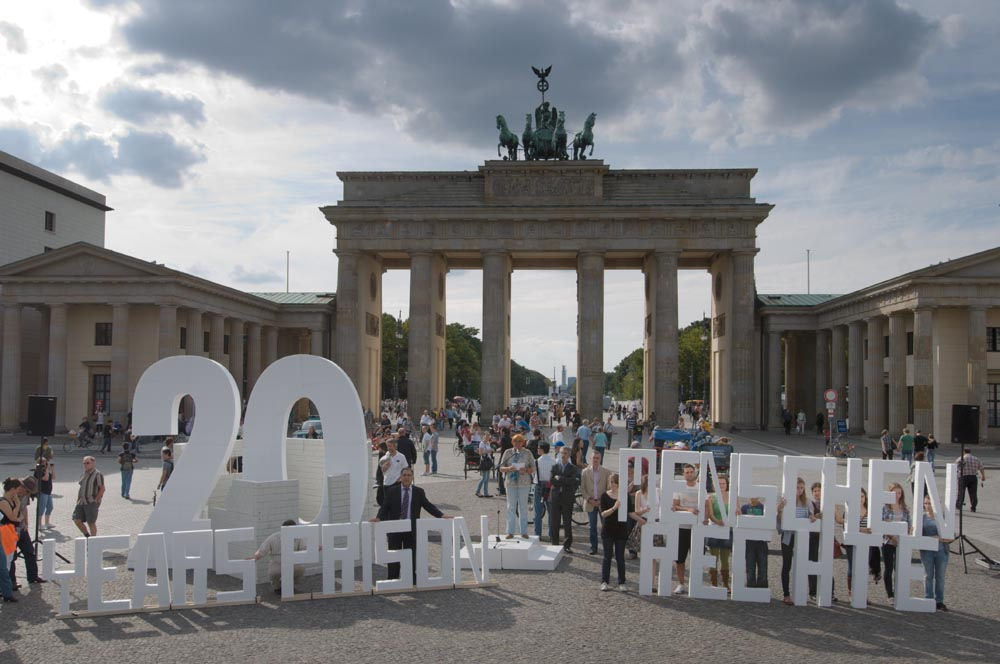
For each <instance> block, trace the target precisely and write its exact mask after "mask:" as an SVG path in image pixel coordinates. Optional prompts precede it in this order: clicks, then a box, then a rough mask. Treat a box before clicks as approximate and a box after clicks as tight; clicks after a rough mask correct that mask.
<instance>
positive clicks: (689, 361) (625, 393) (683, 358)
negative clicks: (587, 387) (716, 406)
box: [604, 318, 712, 401]
mask: <svg viewBox="0 0 1000 664" xmlns="http://www.w3.org/2000/svg"><path fill="white" fill-rule="evenodd" d="M708 330H709V326H708V319H707V318H706V319H703V320H697V321H694V322H692V323H690V324H689V325H688V326H687V327H685V328H684V329H682V330H680V332H679V333H678V335H677V382H678V390H679V394H678V397H679V398H680V400H681V401H687V400H688V399H701V398H702V395H703V394H704V395H706V396H707V395H708V393H709V392H711V389H712V388H711V377H710V376H709V375H708V370H709V366H708V360H709V353H710V351H711V341H710V339H708V338H707V337H708ZM702 336H705V337H706V338H705V339H702ZM642 374H643V351H642V349H641V348H636V349H635V350H634V351H632V352H631V353H629V354H628V355H626V356H625V357H624V358H623V359H622V361H621V362H619V363H618V365H617V366H616V367H615V368H614V369H613V370H612V371H609V372H607V373H605V374H604V392H605V394H610V395H611V396H613V397H614V398H615V399H617V400H631V399H641V398H642V392H643V385H642Z"/></svg>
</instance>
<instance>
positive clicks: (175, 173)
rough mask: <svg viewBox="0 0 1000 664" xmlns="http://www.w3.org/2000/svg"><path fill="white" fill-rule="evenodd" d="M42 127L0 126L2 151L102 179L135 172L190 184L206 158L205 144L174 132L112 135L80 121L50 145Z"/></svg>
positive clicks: (159, 182)
mask: <svg viewBox="0 0 1000 664" xmlns="http://www.w3.org/2000/svg"><path fill="white" fill-rule="evenodd" d="M41 131H42V130H41V129H40V128H39V127H37V126H36V127H29V126H25V125H20V124H18V125H8V126H0V150H3V151H5V152H9V153H11V154H13V155H14V156H16V157H20V158H21V159H24V160H26V161H30V162H32V163H35V164H38V165H39V166H41V167H43V168H47V169H49V170H52V171H55V172H56V173H67V172H69V171H72V172H76V173H81V174H82V175H84V176H85V177H87V178H89V179H91V180H96V181H99V182H109V181H110V180H111V177H112V176H114V175H134V176H138V177H140V178H142V179H144V180H147V181H148V182H150V183H152V184H154V185H156V186H159V187H165V188H177V187H180V186H182V185H183V184H184V179H185V177H186V176H187V175H188V174H189V173H190V170H191V168H192V167H193V166H194V165H196V164H198V163H200V162H203V161H205V157H204V155H203V154H202V150H201V148H200V146H194V147H192V146H190V145H186V144H183V143H179V142H178V141H177V140H176V139H174V138H173V137H172V136H170V135H169V134H165V133H162V132H144V131H135V130H131V131H128V132H126V133H124V134H121V135H116V136H113V137H112V138H111V139H110V140H109V139H107V138H105V137H103V136H100V135H98V134H94V133H91V131H90V130H89V129H88V128H87V127H86V126H84V125H76V126H74V127H73V128H72V129H70V130H69V132H67V133H66V134H64V135H63V136H60V137H59V138H58V139H57V140H56V141H55V142H54V143H53V144H51V145H50V146H45V145H43V143H42V141H41V140H40V139H39V134H40V133H41Z"/></svg>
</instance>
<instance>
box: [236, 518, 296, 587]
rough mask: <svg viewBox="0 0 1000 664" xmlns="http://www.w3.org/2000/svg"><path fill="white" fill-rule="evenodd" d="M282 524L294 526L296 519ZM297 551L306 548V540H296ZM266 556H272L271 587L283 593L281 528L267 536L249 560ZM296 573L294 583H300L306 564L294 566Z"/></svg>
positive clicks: (268, 569)
mask: <svg viewBox="0 0 1000 664" xmlns="http://www.w3.org/2000/svg"><path fill="white" fill-rule="evenodd" d="M281 525H282V526H294V525H296V524H295V520H294V519H288V520H287V521H285V522H284V523H282V524H281ZM293 548H294V549H295V550H296V551H302V550H304V549H305V548H306V544H305V542H304V541H302V540H300V539H296V540H295V544H294V547H293ZM264 556H270V559H269V560H268V561H267V576H268V577H269V578H270V579H271V587H272V588H274V594H275V595H280V594H281V530H280V529H279V530H278V532H276V533H271V534H270V535H268V536H267V539H265V540H264V541H263V542H261V545H260V548H259V549H257V551H256V553H254V554H253V555H251V556H248V557H247V560H260V559H261V558H263V557H264ZM293 570H294V573H293V574H292V579H293V582H294V583H298V582H299V581H300V580H301V579H302V576H303V575H304V574H305V571H306V568H305V566H304V565H295V566H294V567H293Z"/></svg>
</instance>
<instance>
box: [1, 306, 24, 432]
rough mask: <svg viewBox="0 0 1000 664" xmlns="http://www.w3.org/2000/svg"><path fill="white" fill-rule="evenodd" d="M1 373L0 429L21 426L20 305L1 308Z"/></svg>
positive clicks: (11, 428) (10, 429) (14, 428)
mask: <svg viewBox="0 0 1000 664" xmlns="http://www.w3.org/2000/svg"><path fill="white" fill-rule="evenodd" d="M3 330H4V337H3V375H2V376H0V429H3V430H5V431H16V430H18V429H19V428H20V426H21V305H20V304H8V305H6V306H5V307H4V308H3Z"/></svg>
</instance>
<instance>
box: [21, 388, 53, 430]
mask: <svg viewBox="0 0 1000 664" xmlns="http://www.w3.org/2000/svg"><path fill="white" fill-rule="evenodd" d="M27 433H28V435H29V436H54V435H55V433H56V398H55V397H48V396H40V395H37V394H32V395H29V396H28V431H27Z"/></svg>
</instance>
